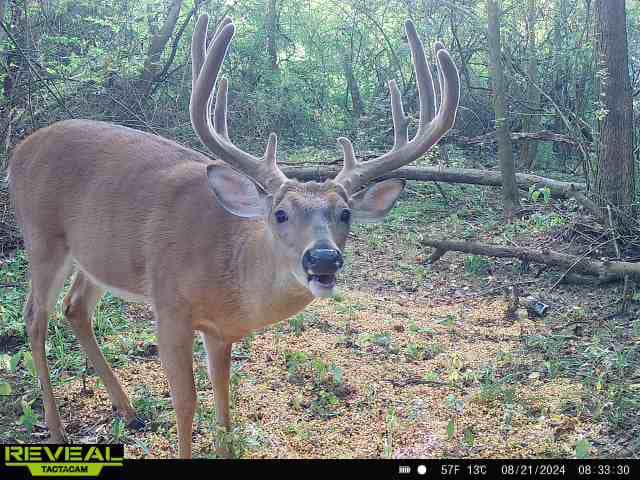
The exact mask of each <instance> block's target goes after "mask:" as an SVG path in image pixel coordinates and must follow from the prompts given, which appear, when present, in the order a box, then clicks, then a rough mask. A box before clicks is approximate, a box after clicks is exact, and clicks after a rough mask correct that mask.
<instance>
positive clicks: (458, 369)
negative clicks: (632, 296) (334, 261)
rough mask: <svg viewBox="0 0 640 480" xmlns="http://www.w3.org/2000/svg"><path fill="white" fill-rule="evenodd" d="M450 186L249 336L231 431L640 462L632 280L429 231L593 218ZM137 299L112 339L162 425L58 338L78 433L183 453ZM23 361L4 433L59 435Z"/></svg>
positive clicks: (422, 449) (258, 451)
mask: <svg viewBox="0 0 640 480" xmlns="http://www.w3.org/2000/svg"><path fill="white" fill-rule="evenodd" d="M447 192H448V195H449V198H447V199H444V198H441V197H440V196H439V194H438V193H437V191H435V190H430V189H428V188H426V187H425V188H423V187H414V188H413V190H412V191H410V194H409V195H408V196H407V198H405V199H404V200H403V201H402V202H401V203H400V205H399V206H398V208H397V209H396V210H398V211H397V212H396V213H395V214H394V215H393V216H392V217H391V218H390V219H389V220H388V221H387V222H385V224H384V225H380V226H371V227H362V228H358V229H356V230H355V231H354V233H353V234H352V238H351V239H350V247H349V250H348V252H347V253H348V264H349V266H348V268H347V269H346V271H345V272H344V274H343V275H342V277H341V279H340V291H341V293H340V295H339V296H338V297H336V298H334V299H328V300H321V301H316V302H314V303H313V304H312V305H311V306H309V307H308V308H307V309H306V310H305V311H304V312H303V313H301V314H300V315H298V316H296V317H294V318H293V319H291V320H289V321H284V322H281V323H280V324H277V325H273V326H271V327H268V328H266V329H264V330H262V331H259V332H256V333H255V334H254V335H252V336H250V337H249V338H247V339H245V341H243V342H241V343H239V344H237V345H236V346H235V348H234V352H233V368H232V372H233V373H232V416H233V424H234V429H233V431H232V432H231V433H230V434H228V435H227V436H226V440H225V441H227V442H228V444H229V445H230V447H231V449H232V451H233V452H234V454H235V455H236V456H237V457H242V458H274V457H277V458H371V457H376V458H377V457H383V458H415V457H420V458H429V457H483V458H498V457H500V458H522V457H526V458H531V457H535V458H542V457H574V456H583V457H584V456H593V457H596V456H637V454H638V451H640V450H639V446H638V435H637V432H638V431H639V429H638V425H639V424H640V421H638V420H639V419H638V413H637V406H638V405H639V403H638V398H639V389H638V387H639V386H640V381H639V380H638V379H639V378H640V372H639V370H638V368H637V365H638V363H637V362H635V363H634V359H637V358H638V357H639V356H640V328H638V322H637V320H636V308H637V305H636V304H635V303H634V305H633V308H632V313H631V314H630V315H627V316H625V317H624V318H618V317H615V315H614V316H611V313H612V312H615V308H616V304H617V302H618V299H619V298H620V294H621V286H620V285H615V284H614V285H609V286H603V287H597V288H596V287H593V286H589V285H566V284H560V285H558V286H555V287H554V284H555V283H556V280H557V279H558V278H559V276H560V275H561V273H562V272H559V271H551V270H543V269H540V268H535V267H533V266H526V265H522V264H521V263H520V262H519V261H515V260H513V261H510V260H508V259H506V260H499V261H494V260H492V259H484V258H479V257H469V256H464V255H461V254H454V253H449V254H447V255H446V256H445V257H444V258H443V259H441V260H440V261H438V262H437V263H435V264H434V265H428V264H426V258H427V257H428V255H429V251H428V249H423V248H422V247H421V246H420V239H421V238H423V236H433V237H438V238H439V237H442V236H449V237H450V238H474V239H478V240H482V241H491V242H492V243H504V244H518V245H532V246H541V245H547V246H552V247H553V248H554V249H559V250H570V249H571V248H579V245H577V244H576V242H575V241H574V240H573V237H570V238H569V236H568V234H567V232H570V231H571V228H572V227H571V226H572V222H574V221H575V218H576V216H577V215H578V213H577V212H576V211H575V208H574V205H572V204H570V203H568V202H558V203H557V204H550V205H541V204H538V203H531V204H530V205H529V206H528V208H529V209H530V212H529V214H528V215H527V216H526V217H525V218H526V220H523V222H522V224H521V225H520V226H516V227H512V226H505V225H504V223H503V222H502V221H501V219H500V216H499V208H498V206H497V205H498V199H497V196H496V195H495V194H493V193H484V191H482V192H481V191H480V190H469V189H461V188H458V187H452V188H451V189H448V190H447ZM478 196H480V198H478ZM451 198H455V200H453V201H452V200H451ZM7 258H8V257H7ZM9 262H10V260H8V259H6V260H5V264H6V265H9ZM527 267H529V268H527ZM6 271H9V270H8V267H7V270H6ZM0 280H1V279H0ZM4 280H5V281H6V280H7V277H5V278H4ZM514 285H517V286H519V287H520V289H521V295H522V297H526V296H534V297H535V298H538V299H540V300H541V301H543V302H544V303H546V304H548V305H549V313H548V314H547V315H546V316H545V317H544V318H536V317H531V318H530V315H527V313H526V311H525V310H522V309H520V310H518V311H517V312H516V313H515V314H513V315H509V314H507V300H506V299H505V298H504V294H503V292H504V291H505V289H508V288H509V287H512V286H514ZM4 295H5V297H4V299H3V301H4V302H6V303H5V317H4V318H5V319H6V318H8V317H9V314H8V313H7V312H9V310H11V312H13V313H11V315H13V317H11V318H14V320H11V321H15V322H17V321H18V320H16V319H17V318H18V317H17V316H16V315H18V314H17V313H15V312H16V311H17V310H18V306H16V308H13V309H10V308H9V307H8V306H9V305H10V304H9V301H11V302H16V303H19V302H20V300H19V299H18V300H16V299H13V298H11V299H8V297H7V295H8V293H6V292H5V293H4ZM16 295H17V294H16ZM119 311H120V312H121V313H120V314H113V317H109V318H112V320H110V321H112V322H113V323H117V322H119V321H122V322H123V323H124V324H125V326H124V327H122V328H119V327H113V328H112V330H108V329H106V330H104V331H105V332H106V333H104V334H101V338H100V340H101V343H103V345H106V347H105V348H108V350H109V352H111V353H113V356H112V358H114V359H115V361H114V363H115V365H116V374H117V375H118V376H119V378H120V379H121V380H122V383H123V385H124V387H125V389H126V390H127V391H128V393H129V394H130V396H131V398H132V399H133V402H134V405H135V406H136V407H137V409H138V411H139V413H140V415H141V416H142V417H143V418H145V419H146V420H147V425H146V428H145V430H144V431H140V432H134V431H128V430H126V429H124V428H123V424H122V422H121V421H119V420H117V419H116V420H114V416H113V414H112V410H111V404H110V402H109V400H108V398H107V395H106V391H105V390H104V388H103V387H102V386H101V385H100V383H99V381H98V380H97V377H96V376H95V375H94V374H93V372H92V370H91V369H90V368H86V365H83V360H78V362H77V364H74V365H73V366H69V365H67V366H66V367H65V366H64V365H63V364H64V362H62V363H61V362H60V359H58V357H55V355H56V353H55V350H56V346H55V344H54V345H53V346H52V347H51V352H50V355H51V356H54V357H55V358H54V359H53V360H52V361H54V362H55V365H57V367H54V372H56V373H57V377H56V383H57V385H56V387H55V391H56V394H57V397H58V399H59V403H60V407H61V413H62V417H63V420H64V421H65V423H66V426H67V432H68V433H69V434H70V437H71V439H72V440H73V441H78V442H95V441H99V442H108V441H120V442H123V443H124V444H125V447H126V452H127V455H128V456H130V457H154V458H164V457H172V456H175V455H176V453H177V444H176V443H177V442H176V430H175V418H174V414H173V410H172V408H171V403H170V397H169V389H168V385H167V382H166V379H165V376H164V374H163V372H162V369H161V366H160V362H159V359H158V356H157V351H156V349H155V348H154V343H153V333H152V331H153V326H152V322H153V319H152V315H151V312H150V311H149V309H148V308H147V307H146V306H141V305H130V304H122V305H121V307H120V310H119ZM105 315H106V314H105ZM109 315H111V314H109ZM120 319H122V320H120ZM52 323H55V321H54V322H52ZM52 328H53V327H52ZM61 328H62V327H61ZM101 328H102V327H101ZM105 328H106V327H105ZM1 331H2V330H1V329H0V332H1ZM54 334H55V332H54ZM60 335H61V338H62V340H60V341H61V342H62V344H63V345H71V347H67V351H66V353H65V354H64V355H63V354H61V358H66V357H65V355H66V356H70V355H71V353H70V352H73V353H74V355H75V354H77V355H78V358H82V357H80V355H81V354H80V353H79V352H78V351H77V348H76V347H74V346H73V344H72V343H65V342H72V340H67V337H66V336H65V335H66V333H64V332H62V333H61V334H60ZM3 338H4V340H3V342H4V343H1V342H0V354H2V353H4V354H5V355H6V358H8V359H10V358H11V356H13V355H16V354H17V352H21V351H25V350H26V345H25V339H24V337H23V336H20V335H19V334H18V333H15V334H14V336H13V337H11V335H9V334H7V333H6V331H5V333H4V337H2V335H0V340H2V339H3ZM10 338H14V340H13V343H11V342H10V341H9V340H8V339H10ZM54 341H55V340H50V342H54ZM198 342H199V340H198ZM114 352H115V353H114ZM620 352H623V353H624V355H623V357H624V358H622V359H621V354H620ZM616 362H617V363H616ZM1 366H2V363H1V362H0V367H1ZM10 370H11V369H9V368H7V367H6V366H5V370H4V375H5V378H7V379H8V381H9V383H10V384H11V385H12V390H13V393H12V396H11V397H10V398H11V400H10V401H11V403H12V405H11V406H9V405H7V404H5V405H4V407H2V405H1V404H0V409H1V408H4V412H5V415H6V417H5V421H4V422H2V423H0V427H1V429H4V430H5V431H4V432H3V433H2V436H0V441H13V440H22V441H24V440H32V441H43V440H46V437H47V433H46V428H44V425H43V417H42V414H41V404H40V401H39V400H38V398H39V396H38V391H37V389H36V388H35V386H34V385H33V382H32V383H29V373H28V365H25V367H24V368H21V367H20V366H18V367H17V368H16V369H14V370H13V371H10ZM195 370H196V384H197V386H198V399H199V407H198V411H197V413H196V418H195V429H194V455H195V456H198V457H211V456H214V455H215V453H214V450H215V449H214V447H213V445H214V438H215V435H216V429H215V427H214V425H215V412H214V407H213V405H214V402H213V399H214V393H213V391H212V389H211V387H210V384H209V382H208V380H207V376H206V366H205V358H204V354H203V351H202V347H201V345H200V344H199V343H198V344H197V345H196V355H195ZM2 372H3V371H2V368H0V375H2ZM19 398H22V399H23V400H24V399H28V400H31V399H33V400H34V403H33V409H34V410H35V412H36V413H35V420H34V424H33V425H32V426H31V428H29V426H28V425H27V426H26V427H25V425H24V422H21V418H22V417H23V416H24V407H23V409H22V411H21V409H20V408H19V407H17V406H16V405H18V404H19V402H16V400H17V399H19ZM1 401H2V400H0V402H1ZM7 401H9V400H6V401H5V403H6V402H7ZM616 415H617V416H616ZM622 424H624V425H625V428H624V429H622V428H621V427H620V425H622ZM623 430H624V431H623ZM625 431H626V435H625ZM634 432H635V433H634Z"/></svg>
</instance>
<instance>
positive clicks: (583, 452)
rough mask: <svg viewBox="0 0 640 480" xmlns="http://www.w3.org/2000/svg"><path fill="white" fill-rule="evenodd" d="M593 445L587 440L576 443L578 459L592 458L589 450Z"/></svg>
mask: <svg viewBox="0 0 640 480" xmlns="http://www.w3.org/2000/svg"><path fill="white" fill-rule="evenodd" d="M590 448H591V443H590V442H589V440H587V439H584V438H583V439H581V440H578V441H577V442H576V458H581V459H586V458H590V455H589V449H590Z"/></svg>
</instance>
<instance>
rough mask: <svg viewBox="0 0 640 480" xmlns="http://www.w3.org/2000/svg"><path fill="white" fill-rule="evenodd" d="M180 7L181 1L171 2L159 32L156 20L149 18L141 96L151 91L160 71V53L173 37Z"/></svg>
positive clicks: (174, 0)
mask: <svg viewBox="0 0 640 480" xmlns="http://www.w3.org/2000/svg"><path fill="white" fill-rule="evenodd" d="M181 7H182V0H173V1H172V2H171V4H170V5H169V7H168V10H167V18H166V20H165V21H164V24H163V25H162V28H160V29H159V30H158V28H157V25H156V19H155V18H153V17H151V16H150V17H149V31H150V33H151V43H150V45H149V50H147V58H146V59H145V61H144V67H143V70H142V78H141V79H140V83H141V86H142V88H141V91H142V92H143V94H147V93H148V92H149V91H150V90H151V87H152V85H153V81H154V80H155V78H156V77H157V75H158V73H160V71H161V69H162V65H161V58H162V52H164V49H165V47H166V46H167V43H169V40H170V39H171V35H173V30H174V29H175V28H176V23H177V22H178V18H179V17H180V8H181Z"/></svg>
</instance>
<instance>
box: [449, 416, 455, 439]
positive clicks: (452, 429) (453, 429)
mask: <svg viewBox="0 0 640 480" xmlns="http://www.w3.org/2000/svg"><path fill="white" fill-rule="evenodd" d="M455 430H456V427H455V425H454V424H453V419H451V420H449V423H447V439H449V440H452V439H453V434H454V432H455Z"/></svg>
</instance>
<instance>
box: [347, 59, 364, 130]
mask: <svg viewBox="0 0 640 480" xmlns="http://www.w3.org/2000/svg"><path fill="white" fill-rule="evenodd" d="M342 66H343V68H344V75H345V77H346V79H347V88H348V89H349V93H351V108H352V112H353V118H354V120H355V122H356V123H357V121H358V119H359V118H360V117H361V116H362V115H364V102H363V101H362V97H361V96H360V87H359V86H358V80H356V77H355V75H354V74H353V63H352V59H351V54H350V53H347V52H345V53H344V55H343V56H342Z"/></svg>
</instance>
